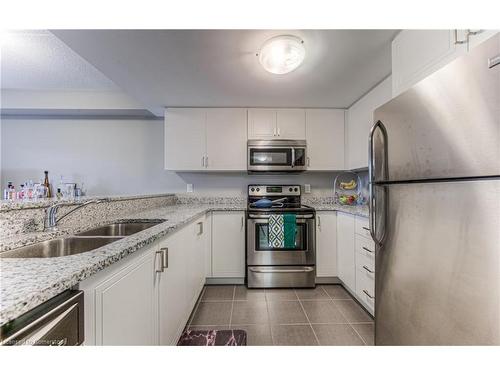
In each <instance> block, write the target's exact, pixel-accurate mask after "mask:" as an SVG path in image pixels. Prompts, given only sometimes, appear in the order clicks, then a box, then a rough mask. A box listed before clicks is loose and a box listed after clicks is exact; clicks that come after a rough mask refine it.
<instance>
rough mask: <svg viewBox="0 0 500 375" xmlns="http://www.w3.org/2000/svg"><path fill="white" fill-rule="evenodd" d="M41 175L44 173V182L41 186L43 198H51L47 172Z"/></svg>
mask: <svg viewBox="0 0 500 375" xmlns="http://www.w3.org/2000/svg"><path fill="white" fill-rule="evenodd" d="M43 173H45V180H44V181H43V186H45V198H51V197H52V188H51V187H50V182H49V171H44V172H43ZM61 177H62V176H61Z"/></svg>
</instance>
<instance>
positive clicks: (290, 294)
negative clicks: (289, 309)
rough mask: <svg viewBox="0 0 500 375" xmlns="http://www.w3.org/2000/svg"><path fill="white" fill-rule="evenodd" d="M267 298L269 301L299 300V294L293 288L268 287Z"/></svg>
mask: <svg viewBox="0 0 500 375" xmlns="http://www.w3.org/2000/svg"><path fill="white" fill-rule="evenodd" d="M266 299H267V300H268V301H276V300H280V301H297V299H298V298H297V295H296V294H295V291H294V290H293V289H267V290H266Z"/></svg>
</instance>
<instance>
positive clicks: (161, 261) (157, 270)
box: [155, 250, 163, 273]
mask: <svg viewBox="0 0 500 375" xmlns="http://www.w3.org/2000/svg"><path fill="white" fill-rule="evenodd" d="M158 255H159V256H160V267H159V268H157V267H156V266H158V261H157V258H158ZM155 271H156V273H160V272H163V251H161V250H158V251H156V252H155Z"/></svg>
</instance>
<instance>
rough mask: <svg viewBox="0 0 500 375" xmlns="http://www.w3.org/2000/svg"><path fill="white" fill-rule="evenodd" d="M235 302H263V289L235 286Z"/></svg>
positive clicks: (264, 298) (264, 293)
mask: <svg viewBox="0 0 500 375" xmlns="http://www.w3.org/2000/svg"><path fill="white" fill-rule="evenodd" d="M234 299H235V301H265V300H266V292H265V289H248V288H247V287H246V286H245V285H237V286H236V290H235V293H234Z"/></svg>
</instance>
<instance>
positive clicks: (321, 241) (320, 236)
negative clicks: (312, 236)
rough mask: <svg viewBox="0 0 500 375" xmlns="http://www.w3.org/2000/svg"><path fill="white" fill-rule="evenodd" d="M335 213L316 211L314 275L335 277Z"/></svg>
mask: <svg viewBox="0 0 500 375" xmlns="http://www.w3.org/2000/svg"><path fill="white" fill-rule="evenodd" d="M336 228H337V213H336V212H335V211H318V212H316V276H317V277H335V276H338V274H337V231H336V230H335V229H336Z"/></svg>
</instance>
